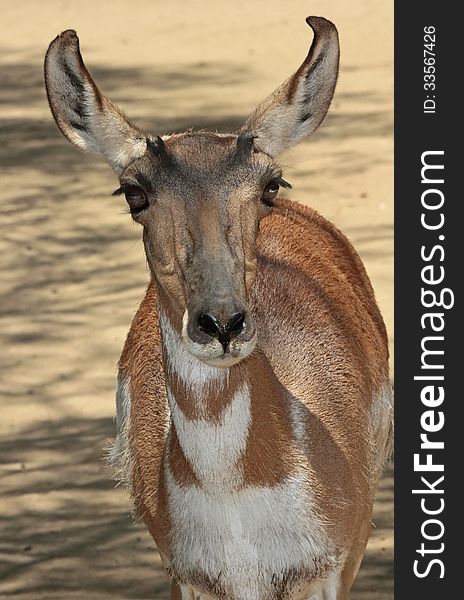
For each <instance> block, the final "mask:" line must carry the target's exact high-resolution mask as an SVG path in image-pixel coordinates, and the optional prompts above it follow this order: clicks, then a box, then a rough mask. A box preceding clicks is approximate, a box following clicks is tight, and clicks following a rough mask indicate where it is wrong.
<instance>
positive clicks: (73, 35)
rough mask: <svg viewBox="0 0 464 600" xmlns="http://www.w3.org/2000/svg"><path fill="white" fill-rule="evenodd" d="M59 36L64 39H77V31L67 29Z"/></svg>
mask: <svg viewBox="0 0 464 600" xmlns="http://www.w3.org/2000/svg"><path fill="white" fill-rule="evenodd" d="M59 38H60V39H61V40H63V41H71V40H77V33H76V31H75V30H74V29H66V31H63V32H62V33H60V35H59Z"/></svg>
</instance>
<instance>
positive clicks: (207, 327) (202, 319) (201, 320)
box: [198, 313, 222, 337]
mask: <svg viewBox="0 0 464 600" xmlns="http://www.w3.org/2000/svg"><path fill="white" fill-rule="evenodd" d="M198 327H199V328H200V329H201V331H203V332H204V333H206V334H208V335H210V336H211V337H218V336H219V335H220V334H221V333H222V326H221V324H220V323H219V321H218V320H217V319H216V317H213V315H210V314H209V313H200V314H199V315H198Z"/></svg>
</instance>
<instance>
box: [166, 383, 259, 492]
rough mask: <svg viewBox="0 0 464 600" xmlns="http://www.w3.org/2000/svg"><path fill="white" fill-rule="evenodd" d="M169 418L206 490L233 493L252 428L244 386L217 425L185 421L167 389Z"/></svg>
mask: <svg viewBox="0 0 464 600" xmlns="http://www.w3.org/2000/svg"><path fill="white" fill-rule="evenodd" d="M167 392H168V401H169V404H170V407H171V415H172V420H173V424H174V427H175V429H176V433H177V437H178V440H179V443H180V445H181V447H182V451H183V453H184V455H185V457H186V458H187V460H188V461H189V463H190V465H191V466H192V468H193V470H194V472H195V475H196V476H197V477H198V479H199V480H200V481H201V483H202V485H203V487H204V488H205V489H211V491H214V490H216V491H217V492H220V491H225V490H226V489H229V490H231V489H235V488H236V487H237V486H238V485H239V484H240V480H241V468H239V467H238V466H237V462H238V460H239V459H240V457H241V456H242V454H243V452H244V450H245V448H246V444H247V438H248V432H249V428H250V424H251V400H250V390H249V387H248V384H247V383H243V384H242V385H241V387H240V388H238V390H237V391H236V392H235V394H234V396H233V398H232V399H231V401H230V403H229V404H228V405H227V406H226V408H225V410H224V412H223V414H222V415H221V418H220V421H219V422H218V423H215V422H211V421H207V420H206V419H195V420H190V419H187V418H186V417H185V415H184V413H183V412H182V411H181V410H180V408H179V406H178V404H177V402H176V399H175V398H174V396H173V394H172V392H171V390H170V389H169V388H168V390H167Z"/></svg>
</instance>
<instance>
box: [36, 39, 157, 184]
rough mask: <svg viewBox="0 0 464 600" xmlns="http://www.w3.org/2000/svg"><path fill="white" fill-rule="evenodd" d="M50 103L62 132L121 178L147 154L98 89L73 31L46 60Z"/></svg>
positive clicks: (57, 42) (140, 139) (55, 43)
mask: <svg viewBox="0 0 464 600" xmlns="http://www.w3.org/2000/svg"><path fill="white" fill-rule="evenodd" d="M45 86H46V88H47V96H48V102H49V103H50V108H51V110H52V113H53V116H54V118H55V121H56V123H57V125H58V127H59V128H60V130H61V132H62V133H63V135H64V136H65V137H67V138H68V140H69V141H70V142H72V143H73V144H75V145H76V146H78V147H79V148H81V149H82V150H86V151H91V152H97V153H99V154H102V155H103V156H104V157H105V158H106V160H107V161H108V162H109V164H110V165H111V166H112V167H113V169H114V170H115V171H116V173H117V174H118V175H119V174H120V173H122V171H123V170H124V169H125V168H126V167H127V165H128V164H129V163H130V162H132V161H133V160H134V159H135V158H138V157H140V156H142V155H143V154H144V153H145V150H146V138H145V136H144V135H143V134H142V133H141V132H140V131H138V130H137V129H136V128H135V127H133V126H132V125H131V124H130V123H129V122H128V121H127V120H126V119H125V117H124V115H123V114H122V112H121V111H120V110H119V109H118V108H117V107H116V106H114V104H112V103H111V102H110V101H109V100H108V99H107V98H105V96H103V94H101V93H100V91H99V89H98V88H97V86H96V85H95V82H94V81H93V79H92V77H91V76H90V73H89V72H88V71H87V68H86V66H85V65H84V61H83V60H82V56H81V53H80V50H79V38H78V37H77V35H76V32H75V31H73V30H72V29H69V30H67V31H64V32H63V33H62V34H61V35H59V36H57V37H56V38H55V39H54V40H53V42H52V43H51V44H50V46H49V48H48V51H47V54H46V56H45Z"/></svg>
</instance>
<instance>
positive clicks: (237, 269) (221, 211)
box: [45, 17, 339, 367]
mask: <svg viewBox="0 0 464 600" xmlns="http://www.w3.org/2000/svg"><path fill="white" fill-rule="evenodd" d="M307 23H308V24H309V25H310V26H311V28H312V29H313V31H314V39H313V43H312V45H311V48H310V50H309V53H308V55H307V57H306V59H305V60H304V62H303V64H302V65H301V66H300V68H299V69H298V70H297V71H296V72H295V73H294V74H293V75H292V76H291V77H290V78H289V79H287V80H286V81H285V82H284V83H283V84H282V85H281V86H280V87H279V88H277V90H276V91H275V92H274V93H273V94H271V95H270V96H269V97H268V98H266V99H265V100H264V101H263V102H262V103H261V104H260V105H259V106H258V107H257V108H256V110H255V111H254V113H253V114H252V115H251V116H250V118H249V119H248V120H247V121H246V122H245V124H244V125H243V126H242V127H241V129H240V130H239V131H238V132H235V133H231V134H217V133H210V132H187V133H180V134H174V135H168V136H164V137H159V136H153V135H151V134H149V133H144V132H142V131H140V130H138V129H137V128H136V127H134V126H133V125H131V124H130V123H129V122H128V121H127V120H126V118H125V117H124V115H123V114H122V113H121V111H120V110H119V109H118V108H117V107H116V106H114V105H113V104H112V103H111V102H110V101H109V100H108V99H107V98H106V97H105V96H103V95H102V94H101V92H100V91H99V89H98V88H97V86H96V84H95V83H94V81H93V79H92V78H91V76H90V74H89V72H88V70H87V68H86V67H85V65H84V62H83V60H82V57H81V54H80V51H79V40H78V38H77V35H76V33H75V32H74V31H72V30H68V31H65V32H64V33H62V34H61V35H59V36H58V37H56V38H55V39H54V40H53V42H52V43H51V44H50V47H49V49H48V52H47V55H46V58H45V82H46V88H47V94H48V100H49V103H50V107H51V110H52V113H53V116H54V118H55V120H56V122H57V124H58V127H59V128H60V130H61V131H62V133H63V134H64V135H65V136H66V137H67V138H68V140H70V141H71V142H72V143H73V144H75V145H76V146H78V147H79V148H81V149H83V150H88V151H93V152H96V153H97V154H101V155H102V156H103V157H104V158H105V159H106V160H107V162H108V163H109V164H110V165H111V167H112V168H113V169H114V171H115V172H116V174H117V176H118V177H119V180H120V187H119V189H118V190H117V191H116V193H121V194H124V195H125V197H126V200H127V203H128V205H129V208H130V212H131V215H132V218H133V219H134V220H135V221H137V222H138V223H140V224H141V225H142V226H143V240H144V244H145V251H146V255H147V259H148V263H149V266H150V270H151V273H152V276H153V277H154V278H155V279H156V281H157V283H158V285H159V286H160V287H161V289H162V291H163V292H164V296H165V297H166V298H167V299H168V301H169V302H170V305H171V308H172V309H173V311H174V312H175V313H176V314H177V315H178V316H179V322H182V339H183V342H184V343H185V345H186V347H187V349H188V350H189V351H190V352H191V353H192V354H193V355H194V356H196V357H197V358H199V359H200V360H202V361H203V362H206V363H207V364H210V365H214V366H223V367H228V366H230V365H232V364H234V363H236V362H238V361H239V360H241V359H242V358H244V357H246V356H248V355H249V354H250V353H251V352H252V350H253V348H254V346H255V342H256V330H255V325H254V323H253V318H252V316H251V314H250V311H249V307H248V299H249V297H250V290H251V287H252V284H253V280H254V276H255V270H256V263H257V261H256V236H257V232H258V227H259V222H260V220H261V219H262V218H263V217H265V216H266V215H267V214H268V213H269V211H270V210H272V205H273V202H274V200H275V198H276V196H277V194H278V191H279V187H285V186H286V185H288V184H286V182H285V181H284V180H283V179H282V172H281V169H280V168H279V166H278V164H277V163H276V162H275V159H276V157H277V156H278V154H279V153H280V152H281V151H282V150H284V149H285V148H288V147H290V146H292V145H293V144H295V143H297V142H299V141H300V140H301V139H302V138H303V137H305V136H307V135H309V134H311V133H312V132H313V131H314V130H315V129H316V128H317V127H318V126H319V124H320V123H321V121H322V120H323V118H324V117H325V114H326V113H327V110H328V108H329V104H330V101H331V99H332V95H333V92H334V89H335V83H336V80H337V74H338V57H339V47H338V35H337V30H336V28H335V27H334V25H333V24H332V23H330V22H329V21H327V20H325V19H323V18H321V17H308V18H307Z"/></svg>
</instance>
